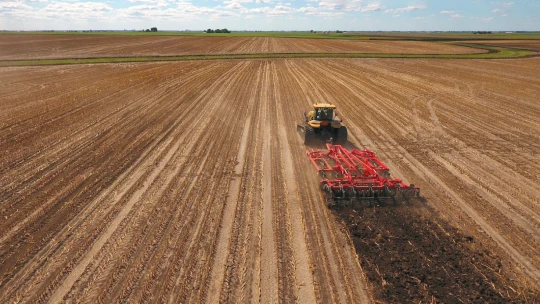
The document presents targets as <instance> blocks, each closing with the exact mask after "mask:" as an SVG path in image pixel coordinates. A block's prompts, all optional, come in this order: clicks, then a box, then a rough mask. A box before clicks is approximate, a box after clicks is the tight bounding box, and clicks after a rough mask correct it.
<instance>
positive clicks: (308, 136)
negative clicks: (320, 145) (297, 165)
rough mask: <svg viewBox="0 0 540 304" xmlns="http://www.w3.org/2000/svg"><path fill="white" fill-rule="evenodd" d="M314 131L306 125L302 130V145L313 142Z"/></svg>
mask: <svg viewBox="0 0 540 304" xmlns="http://www.w3.org/2000/svg"><path fill="white" fill-rule="evenodd" d="M315 136H316V135H315V131H313V128H312V127H311V126H309V125H307V126H306V128H305V131H304V145H311V144H313V143H314V142H315Z"/></svg>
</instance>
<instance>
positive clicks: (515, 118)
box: [0, 58, 540, 303]
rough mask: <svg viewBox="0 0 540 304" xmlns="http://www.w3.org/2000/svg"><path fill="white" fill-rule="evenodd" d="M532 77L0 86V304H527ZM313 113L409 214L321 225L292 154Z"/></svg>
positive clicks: (494, 66)
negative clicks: (417, 192) (346, 138)
mask: <svg viewBox="0 0 540 304" xmlns="http://www.w3.org/2000/svg"><path fill="white" fill-rule="evenodd" d="M539 60H540V59H538V58H531V59H520V60H496V61H489V60H464V61H461V60H398V59H392V60H388V59H371V60H365V59H363V60H353V59H332V60H330V59H275V60H242V61H239V60H230V61H227V60H214V61H194V62H174V63H144V64H99V65H73V66H48V67H9V68H0V96H2V98H1V99H0V146H1V147H2V153H1V154H0V189H2V191H0V218H1V219H2V220H1V221H0V231H1V233H0V302H32V303H42V302H49V301H50V302H59V301H62V300H65V301H73V302H79V301H90V302H106V303H109V302H118V301H124V302H157V301H163V302H209V303H215V302H219V301H222V302H233V303H239V302H251V301H255V302H256V301H259V300H261V301H266V300H267V299H268V301H274V300H275V301H281V302H287V303H289V302H305V303H312V302H319V303H335V302H340V303H355V302H370V301H372V300H376V301H377V300H380V301H390V302H391V301H400V300H399V299H405V296H404V295H403V294H404V293H405V292H408V291H406V289H407V288H410V289H411V292H414V297H415V299H423V300H426V299H427V300H429V296H430V295H431V296H433V297H436V298H439V299H449V302H452V299H457V297H459V299H462V300H464V301H471V302H474V300H475V299H476V297H480V299H485V300H486V301H493V302H497V301H498V300H500V299H503V300H504V301H506V300H509V301H516V302H519V301H523V300H524V299H525V300H528V301H530V302H533V299H535V297H534V296H536V298H540V297H538V295H539V294H540V291H539V290H538V284H537V282H538V281H540V271H539V269H540V256H539V255H538V254H537V253H538V251H539V250H540V233H539V227H540V222H539V219H540V216H539V214H540V206H539V204H538V201H539V199H540V186H539V185H540V183H538V182H539V178H540V159H539V155H540V145H539V144H538V143H539V142H540V138H539V134H540V132H538V130H540V122H539V121H538V119H537V118H538V117H540V105H539V104H538V91H539V90H540V79H539V78H538V75H540V64H539V62H540V61H539ZM318 101H327V102H332V103H335V104H336V105H337V106H338V112H340V116H341V117H342V118H343V120H344V123H346V125H347V126H348V128H349V135H350V144H351V145H355V146H358V147H364V146H366V147H369V148H370V149H372V150H374V151H375V152H376V153H377V155H378V157H379V158H380V159H382V160H383V161H384V162H386V163H387V164H388V165H389V166H390V168H391V170H392V174H393V175H394V176H396V177H400V178H402V179H404V180H405V181H406V182H408V183H414V184H416V185H419V186H420V187H421V189H422V193H423V197H424V199H425V204H426V206H427V207H426V209H424V208H416V209H415V208H411V207H406V208H405V207H403V208H397V207H394V208H371V209H369V208H368V209H358V210H356V212H357V213H354V212H353V211H352V210H350V212H348V213H338V216H337V217H336V215H335V213H333V212H334V211H332V210H329V209H328V208H327V206H326V205H325V203H324V199H323V197H322V195H321V192H320V190H319V187H318V178H317V175H316V173H315V172H314V169H313V168H312V165H311V163H310V162H309V160H308V159H307V157H306V155H305V148H306V147H305V146H304V145H303V144H302V140H301V138H300V137H299V136H298V135H297V134H296V123H297V122H298V121H299V120H300V117H301V113H302V112H303V111H305V110H307V109H309V107H310V106H311V104H313V103H315V102H318ZM426 210H428V211H426ZM434 214H437V216H435V215H434ZM339 215H343V216H344V218H343V220H345V221H346V222H347V223H349V224H351V225H352V224H354V223H355V222H354V221H356V223H357V227H359V226H360V227H359V228H355V229H357V230H356V231H355V230H353V229H350V228H348V227H347V226H346V225H344V224H343V223H341V220H340V217H339ZM351 215H352V217H351ZM360 216H361V217H360ZM379 216H380V218H379ZM362 222H366V223H371V225H369V224H368V225H367V226H369V227H370V228H371V229H374V230H375V231H378V233H377V234H375V235H373V234H370V233H372V232H371V231H370V229H369V228H367V226H361V225H360V224H359V223H362ZM400 224H403V225H400ZM366 229H367V230H366ZM354 234H358V235H360V236H362V241H363V242H367V243H368V244H369V243H371V244H373V243H372V242H373V240H375V241H377V238H378V235H379V234H380V235H381V237H383V238H386V239H387V240H386V239H385V242H386V243H384V245H387V246H388V247H385V248H386V249H387V250H386V251H382V250H381V251H376V250H378V247H377V245H375V247H376V248H375V247H373V246H371V247H368V248H369V251H363V248H362V247H360V248H359V247H358V244H362V241H360V240H359V238H358V237H354ZM351 235H353V237H352V238H350V236H351ZM429 235H432V237H431V236H430V237H427V236H429ZM353 240H354V243H353ZM408 241H410V242H411V243H412V244H413V245H414V246H412V245H409V246H412V247H414V248H418V250H416V251H414V254H412V251H411V250H412V248H409V247H407V246H406V245H407V244H408ZM359 242H360V243H359ZM377 243H379V241H377ZM404 243H406V244H405V245H403V244H404ZM430 244H433V246H432V247H429V245H430ZM355 245H356V248H357V249H358V252H356V251H355ZM379 245H381V243H379ZM409 249H411V250H409ZM407 250H409V251H407ZM442 250H446V252H447V253H446V254H445V255H442V254H441V255H437V253H438V252H442ZM420 251H421V252H426V255H425V257H424V256H422V259H419V260H415V258H416V257H417V254H416V253H417V252H420ZM428 252H429V255H428ZM448 252H451V254H450V253H448ZM375 253H378V254H380V259H375V257H374V255H375ZM398 258H399V260H395V259H398ZM424 258H425V259H424ZM437 258H441V259H443V260H441V267H438V266H433V267H432V268H425V267H420V266H422V265H427V264H426V263H427V262H426V261H427V259H430V260H432V259H435V260H436V259H437ZM472 258H474V259H475V262H473V261H472ZM392 259H394V260H395V263H394V264H395V265H394V264H390V265H387V264H388V263H386V264H385V261H392ZM367 261H369V263H371V264H369V263H368V262H367ZM476 261H478V263H477V262H476ZM376 263H379V264H381V265H380V266H379V267H380V268H379V269H381V268H384V269H388V270H384V272H383V273H381V275H380V276H381V277H383V278H385V280H386V281H387V282H390V283H391V284H392V285H391V286H390V287H388V288H386V287H385V288H383V287H382V285H380V283H376V282H381V281H380V278H378V277H377V276H374V274H373V267H374V266H370V265H378V264H376ZM460 263H461V264H460ZM479 263H481V264H479ZM430 265H431V264H430ZM445 265H448V268H447V267H446V266H445ZM456 265H459V266H460V268H459V269H460V270H459V271H458V270H453V271H451V269H454V268H455V266H456ZM500 265H502V266H500ZM387 266H388V267H390V266H391V267H396V268H385V267H387ZM442 266H444V269H446V270H447V271H449V274H448V277H446V276H442V272H441V269H442ZM452 267H453V268H452ZM475 267H476V268H478V269H476V268H475ZM395 269H398V270H401V269H403V271H408V272H409V277H408V278H402V277H403V276H400V275H397V276H396V274H395ZM443 272H444V270H443ZM410 276H414V277H415V278H418V280H420V282H421V283H418V282H417V281H416V280H415V279H414V278H410ZM484 276H485V277H486V278H484ZM409 279H410V282H409V281H406V280H409ZM377 280H379V281H377ZM369 282H372V283H371V284H369ZM373 282H375V283H373ZM441 282H443V283H445V284H455V285H451V286H455V287H456V289H455V292H456V293H455V295H456V297H455V298H451V297H445V295H444V292H445V291H447V290H448V289H444V288H443V287H441V286H440V285H441V284H442V283H441ZM489 282H491V283H493V284H491V283H489ZM422 283H425V284H426V285H422ZM475 284H478V285H477V287H478V288H472V287H470V286H469V285H471V286H476V285H475ZM403 286H405V287H403ZM422 286H423V287H422ZM423 288H424V289H425V290H424V289H423ZM475 290H477V291H478V292H476V293H473V291H475ZM397 291H399V292H400V293H399V294H397V293H396V292H397ZM499 292H500V293H501V294H502V295H501V294H499ZM498 294H499V295H498Z"/></svg>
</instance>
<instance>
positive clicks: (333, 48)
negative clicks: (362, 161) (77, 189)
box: [0, 34, 485, 60]
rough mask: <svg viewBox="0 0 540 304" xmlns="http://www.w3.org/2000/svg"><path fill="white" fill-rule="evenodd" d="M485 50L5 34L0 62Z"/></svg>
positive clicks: (340, 42)
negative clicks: (255, 54) (216, 55)
mask: <svg viewBox="0 0 540 304" xmlns="http://www.w3.org/2000/svg"><path fill="white" fill-rule="evenodd" d="M484 52H485V50H481V49H475V48H469V47H462V46H456V45H449V44H443V43H432V42H422V41H369V40H337V39H303V38H275V37H223V36H221V37H219V36H218V37H189V36H142V35H141V36H116V35H114V36H110V35H75V34H73V35H30V34H25V35H16V34H13V35H11V34H10V35H2V36H1V39H0V60H18V59H19V60H20V59H56V58H95V57H135V56H175V55H204V54H249V53H390V54H474V53H484Z"/></svg>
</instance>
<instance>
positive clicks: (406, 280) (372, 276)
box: [336, 199, 535, 303]
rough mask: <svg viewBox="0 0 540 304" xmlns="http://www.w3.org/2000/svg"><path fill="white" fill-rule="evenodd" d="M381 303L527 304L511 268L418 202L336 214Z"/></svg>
mask: <svg viewBox="0 0 540 304" xmlns="http://www.w3.org/2000/svg"><path fill="white" fill-rule="evenodd" d="M336 213H337V214H338V216H339V217H340V218H342V219H343V220H344V222H345V224H346V225H347V226H348V227H349V231H350V233H351V235H352V238H353V241H354V244H355V247H356V251H357V252H358V255H359V257H360V261H361V264H362V268H363V269H364V271H365V272H366V273H367V277H368V279H369V281H370V283H371V285H372V288H373V290H374V291H375V296H376V298H377V300H378V301H380V302H383V303H434V302H438V303H509V302H512V303H529V302H533V301H534V300H535V293H534V291H532V290H519V287H517V286H516V284H515V283H514V282H512V281H511V280H509V279H508V278H507V275H506V273H505V271H506V269H508V268H509V267H508V265H504V266H503V263H502V260H501V258H500V257H498V256H497V255H495V254H493V252H491V251H490V250H488V249H486V248H485V247H484V246H483V245H482V244H480V243H477V242H476V241H475V238H474V237H473V236H470V235H466V234H463V233H462V232H461V231H459V230H458V229H456V228H455V227H453V226H451V225H450V224H449V223H448V222H446V221H444V220H442V219H441V218H439V217H438V215H437V213H436V212H435V211H434V210H432V209H430V208H429V207H427V206H425V205H424V203H423V202H421V201H420V200H417V199H410V200H409V201H398V202H384V203H380V204H377V203H375V202H361V203H355V204H354V205H353V207H350V206H347V207H344V208H341V207H340V208H336Z"/></svg>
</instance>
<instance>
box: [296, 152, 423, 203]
mask: <svg viewBox="0 0 540 304" xmlns="http://www.w3.org/2000/svg"><path fill="white" fill-rule="evenodd" d="M326 147H327V150H320V149H317V150H311V151H310V150H307V151H306V154H307V155H308V157H309V159H310V160H311V162H312V163H313V165H314V166H315V169H317V172H318V173H319V175H320V176H321V177H322V179H321V181H320V184H321V189H322V190H323V191H324V193H325V194H326V198H327V200H329V201H330V203H335V202H339V201H358V200H369V199H376V200H378V199H382V198H390V199H392V200H394V201H395V199H396V197H397V196H399V195H401V196H403V197H418V196H419V195H420V188H419V187H415V186H414V185H413V184H411V185H407V184H406V183H404V182H403V181H401V180H400V179H397V178H394V179H392V178H390V169H389V168H388V166H386V165H385V164H384V163H383V162H382V161H380V160H379V159H378V158H377V157H376V156H375V153H373V152H372V151H370V150H369V149H364V150H359V149H353V150H351V151H349V150H347V149H345V148H344V147H343V146H341V145H331V144H326Z"/></svg>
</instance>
